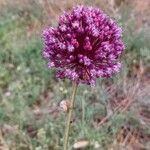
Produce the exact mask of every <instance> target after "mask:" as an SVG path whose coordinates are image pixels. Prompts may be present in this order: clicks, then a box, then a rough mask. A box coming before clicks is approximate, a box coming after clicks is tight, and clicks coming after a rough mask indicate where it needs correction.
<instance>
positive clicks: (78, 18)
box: [42, 6, 125, 85]
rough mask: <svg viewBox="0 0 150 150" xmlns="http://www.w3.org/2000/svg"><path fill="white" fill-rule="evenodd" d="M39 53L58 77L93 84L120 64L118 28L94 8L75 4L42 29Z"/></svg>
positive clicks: (120, 45)
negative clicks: (56, 20) (57, 19)
mask: <svg viewBox="0 0 150 150" xmlns="http://www.w3.org/2000/svg"><path fill="white" fill-rule="evenodd" d="M43 39H44V48H43V51H42V53H43V57H44V58H45V59H46V60H47V62H48V67H50V68H53V67H54V68H57V74H56V76H57V77H58V78H61V79H62V78H68V79H70V80H74V81H76V82H82V83H86V84H90V85H94V84H95V81H96V78H99V77H111V76H112V75H113V74H114V73H117V72H119V69H120V67H121V64H120V62H118V58H119V56H120V55H121V53H122V51H123V50H124V49H125V46H124V43H123V41H122V29H121V28H120V27H119V26H118V25H117V23H116V22H115V21H113V20H112V19H110V18H109V17H108V16H107V15H106V14H105V13H104V12H103V11H101V10H99V9H98V8H93V7H86V6H76V7H74V8H73V9H72V10H71V11H70V12H65V13H64V14H63V15H62V16H60V19H59V23H58V26H57V27H55V28H52V27H50V28H48V29H45V30H44V32H43Z"/></svg>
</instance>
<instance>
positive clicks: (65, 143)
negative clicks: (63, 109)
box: [64, 82, 78, 150]
mask: <svg viewBox="0 0 150 150" xmlns="http://www.w3.org/2000/svg"><path fill="white" fill-rule="evenodd" d="M77 87H78V84H77V83H76V82H75V83H74V84H73V93H72V97H71V103H70V108H69V110H68V116H67V123H66V130H65V135H64V150H67V149H68V139H69V130H70V122H71V116H72V111H73V107H74V102H75V95H76V91H77Z"/></svg>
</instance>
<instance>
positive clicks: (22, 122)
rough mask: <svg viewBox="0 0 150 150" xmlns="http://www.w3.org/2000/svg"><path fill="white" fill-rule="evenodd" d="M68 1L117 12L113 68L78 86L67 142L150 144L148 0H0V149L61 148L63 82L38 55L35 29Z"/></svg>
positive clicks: (107, 149) (87, 148)
mask: <svg viewBox="0 0 150 150" xmlns="http://www.w3.org/2000/svg"><path fill="white" fill-rule="evenodd" d="M76 4H85V5H92V6H97V7H99V8H101V9H102V10H104V11H105V12H106V13H108V14H109V15H110V16H111V17H112V18H115V19H116V20H118V22H119V24H120V25H121V26H122V27H123V30H124V36H123V37H124V41H125V43H126V50H125V52H124V54H123V56H122V58H121V59H122V62H123V67H122V70H121V72H120V73H119V74H118V75H117V76H114V77H113V78H111V79H109V80H106V79H99V80H98V81H97V85H96V87H94V88H91V87H88V86H85V85H81V86H80V87H79V89H78V96H77V100H76V107H75V113H74V116H73V120H72V131H71V136H70V149H77V147H78V148H79V149H84V150H103V149H104V150H144V149H145V150H150V92H149V91H150V32H149V31H150V11H149V9H150V1H149V0H142V1H141V0H132V1H131V0H0V150H62V145H63V134H64V126H65V117H66V114H65V113H64V112H63V111H62V110H61V109H60V106H59V104H60V102H61V101H62V100H67V99H69V96H70V92H71V83H70V82H69V81H68V80H65V81H58V79H56V78H55V76H54V72H55V71H54V70H49V69H48V68H47V67H46V63H45V61H44V60H43V59H42V56H41V49H42V40H41V32H42V30H43V29H44V28H45V27H47V26H56V25H57V20H58V16H59V15H60V14H62V12H63V11H65V10H70V9H71V8H72V6H74V5H76Z"/></svg>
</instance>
